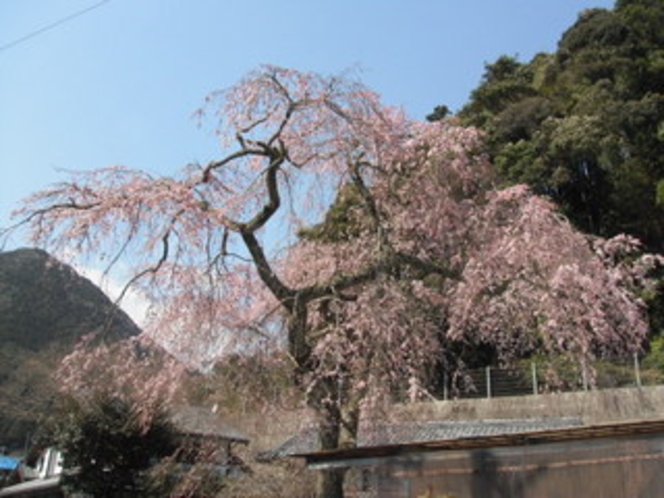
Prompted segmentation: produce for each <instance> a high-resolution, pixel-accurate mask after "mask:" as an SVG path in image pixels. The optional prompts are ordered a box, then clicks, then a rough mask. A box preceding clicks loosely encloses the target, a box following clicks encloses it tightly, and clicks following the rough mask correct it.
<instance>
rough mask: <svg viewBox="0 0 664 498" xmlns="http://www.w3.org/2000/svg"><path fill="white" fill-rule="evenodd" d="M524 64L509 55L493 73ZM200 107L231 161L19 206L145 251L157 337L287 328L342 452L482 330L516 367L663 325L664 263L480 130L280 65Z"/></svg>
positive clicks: (38, 231)
mask: <svg viewBox="0 0 664 498" xmlns="http://www.w3.org/2000/svg"><path fill="white" fill-rule="evenodd" d="M501 64H502V63H501ZM519 71H520V65H519V64H517V63H514V62H511V61H505V64H504V67H503V66H502V65H501V66H500V67H496V68H495V71H493V72H492V76H491V78H493V79H496V80H497V81H501V80H502V79H503V78H504V77H505V75H506V74H514V73H515V72H516V73H518V72H519ZM494 73H495V74H494ZM511 84H512V83H510V85H511ZM519 84H520V83H519ZM499 93H500V92H499ZM500 99H502V97H501V98H500ZM500 99H499V100H500ZM201 116H203V117H205V116H212V118H213V119H214V120H216V121H218V127H217V131H218V134H219V138H220V143H221V146H222V157H221V158H220V159H219V160H217V161H213V162H211V163H209V164H207V165H193V166H188V167H187V168H185V169H184V170H183V171H181V172H180V173H179V174H178V175H177V176H173V177H153V176H151V175H148V174H147V173H144V172H141V171H139V170H134V169H129V168H125V167H112V168H104V169H101V170H97V171H93V172H84V173H77V174H75V175H74V176H73V177H72V178H71V179H70V180H69V181H66V182H63V183H61V184H59V185H56V186H54V187H53V188H51V189H48V190H45V191H42V192H38V193H36V194H35V195H34V196H32V197H31V198H30V199H27V201H26V204H25V206H24V208H23V209H22V210H21V211H19V213H18V216H19V217H20V220H19V221H20V223H22V224H26V225H28V226H29V227H30V228H31V230H32V234H33V235H34V241H35V243H37V244H39V245H45V246H47V247H49V248H51V249H52V250H58V249H59V250H60V251H64V252H68V253H71V252H72V249H75V250H76V251H79V252H83V253H86V254H97V255H101V257H103V258H107V260H109V261H111V264H113V263H114V262H116V261H118V260H119V259H121V258H123V257H124V258H125V259H126V262H127V263H132V264H134V275H135V276H134V278H133V279H132V280H131V281H130V284H132V285H138V286H141V288H142V289H143V290H144V291H145V292H146V293H149V295H150V296H151V297H152V299H153V302H154V303H158V304H155V308H154V310H153V311H154V312H153V321H152V322H151V323H150V324H149V333H151V334H153V335H154V336H157V337H160V338H161V339H162V340H164V341H166V342H168V343H170V345H171V346H172V347H177V345H178V344H185V345H186V344H191V343H196V342H199V343H200V341H203V342H205V341H210V340H211V339H210V337H211V336H212V335H214V334H219V333H223V334H225V335H226V336H227V337H228V338H229V339H228V340H227V341H226V342H225V345H226V347H227V348H232V347H233V346H234V345H238V346H241V347H240V349H242V348H244V349H246V348H249V347H250V345H251V344H255V343H256V342H259V343H262V342H265V341H275V342H277V343H281V344H283V345H284V347H285V349H286V351H287V352H288V354H289V356H290V358H291V361H292V364H293V366H294V370H295V372H296V373H297V377H298V380H299V383H300V385H301V386H302V388H303V389H304V390H305V392H306V395H307V399H308V402H309V404H310V406H311V407H312V408H314V409H315V410H316V411H317V412H318V413H319V415H320V418H321V425H320V440H321V444H322V447H323V448H334V447H337V446H338V445H340V444H352V443H353V437H354V435H355V433H356V430H357V425H358V422H359V418H360V416H361V413H362V411H363V410H367V409H369V408H370V407H371V406H372V404H373V402H374V401H376V400H377V399H379V398H380V397H381V396H401V399H404V398H410V399H417V398H418V397H421V396H423V395H426V393H427V388H428V378H427V377H428V375H430V373H431V371H432V368H433V367H441V366H442V368H445V369H447V370H449V371H450V372H453V373H458V372H460V371H462V370H463V368H464V360H467V359H468V357H469V356H468V353H467V351H469V350H470V351H472V350H473V348H476V347H477V346H478V345H483V346H484V347H486V348H487V349H488V350H490V351H491V354H492V355H493V357H494V358H495V359H496V361H499V362H503V363H507V362H510V361H512V360H514V359H517V358H521V357H523V356H527V355H530V354H536V353H544V354H559V355H570V356H571V357H573V358H575V359H577V360H578V361H587V360H590V359H592V358H595V357H599V356H602V357H604V356H610V355H611V354H617V353H619V352H624V351H637V350H639V349H640V347H641V345H642V343H643V341H644V339H645V338H646V336H647V332H648V325H647V320H646V317H645V313H644V307H643V303H642V302H641V300H640V299H639V298H638V296H637V295H636V294H635V291H637V290H639V289H642V288H644V287H647V286H648V282H649V281H648V273H649V272H650V271H651V270H652V268H653V266H654V265H655V264H656V263H657V262H656V260H655V259H653V258H649V257H641V256H640V253H639V251H640V247H639V244H638V242H637V241H636V240H634V239H632V238H630V237H619V238H616V239H611V240H604V239H599V238H597V239H594V240H590V239H588V238H587V237H586V236H584V235H582V234H580V233H579V232H577V231H575V230H574V229H573V228H572V226H571V225H570V224H569V223H568V222H567V220H566V219H565V218H564V217H562V216H561V215H560V214H559V213H558V211H557V210H556V208H555V207H554V206H553V205H552V204H551V203H550V202H548V201H547V200H545V199H543V198H541V197H537V196H535V195H533V194H532V193H531V191H530V190H529V189H528V188H527V187H525V186H523V185H519V186H514V187H510V188H505V189H499V188H497V187H496V182H495V177H494V175H493V174H492V165H491V163H490V161H489V158H488V156H487V155H486V154H485V153H484V144H483V134H482V133H481V132H480V131H478V130H477V129H476V128H471V127H464V126H460V125H459V124H458V123H457V122H456V120H454V119H435V120H433V121H431V122H427V123H422V122H416V121H412V120H410V119H408V118H406V116H405V115H404V114H403V112H401V111H400V110H398V109H394V108H391V107H388V106H385V105H384V104H382V103H381V101H380V99H379V97H378V95H377V94H375V93H374V92H373V91H371V90H369V89H368V88H366V87H365V86H364V85H362V84H361V83H360V82H359V81H357V80H355V79H353V78H350V77H347V76H321V75H317V74H313V73H306V72H301V71H296V70H292V69H284V68H280V67H274V66H264V67H261V68H259V69H258V70H256V71H254V72H252V73H250V74H249V75H248V76H247V77H246V78H245V79H243V80H241V81H240V82H239V83H238V84H237V85H235V86H233V87H231V88H229V89H227V90H224V91H221V92H219V93H216V94H213V95H212V96H211V97H210V98H209V99H208V103H207V106H206V107H205V108H204V110H203V111H201ZM335 195H336V196H337V202H336V205H334V207H333V208H332V210H330V209H329V208H330V204H331V203H332V201H333V200H334V196H335ZM326 218H327V219H326ZM274 230H276V231H274ZM275 233H276V236H275ZM298 234H299V237H298ZM279 241H282V244H281V245H280V244H279ZM277 249H278V250H277ZM341 476H342V474H341V473H339V472H328V473H326V474H324V475H323V477H322V479H321V483H320V489H319V492H320V496H326V497H332V496H340V495H341V482H342V479H341Z"/></svg>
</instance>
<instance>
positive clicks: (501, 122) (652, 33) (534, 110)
mask: <svg viewBox="0 0 664 498" xmlns="http://www.w3.org/2000/svg"><path fill="white" fill-rule="evenodd" d="M663 82H664V5H663V4H662V3H661V2H658V1H650V0H625V1H619V2H617V3H616V7H615V8H614V9H613V10H604V9H591V10H587V11H585V12H583V13H582V14H581V15H580V16H579V18H578V20H577V22H576V23H575V24H574V25H573V26H572V27H571V28H569V29H568V30H567V31H566V32H565V33H564V34H563V36H562V38H561V40H560V42H559V44H558V50H557V51H556V52H555V53H554V54H539V55H537V56H536V57H535V58H533V60H531V61H530V62H528V63H521V62H519V61H517V60H516V59H515V58H514V57H509V56H503V57H501V58H499V59H498V60H497V61H495V62H494V63H492V64H488V65H487V66H486V73H485V76H484V78H483V80H482V82H481V84H480V85H479V86H478V87H477V88H476V89H475V90H474V92H473V93H472V95H471V99H470V101H469V103H468V104H467V105H466V106H465V107H464V108H463V109H462V110H461V112H460V116H461V118H462V119H463V121H464V123H466V124H472V125H475V126H479V127H481V128H482V129H483V130H485V131H486V132H487V142H488V147H489V151H490V154H491V157H492V160H493V161H494V163H495V165H496V168H497V169H498V171H499V173H500V175H501V177H502V178H503V179H504V181H506V182H508V183H522V182H525V183H527V184H529V185H531V186H532V188H533V189H534V190H535V192H537V193H539V194H543V195H547V196H549V197H551V198H552V199H553V200H554V201H555V202H556V203H557V204H558V205H560V206H561V208H562V209H563V212H564V213H565V214H566V215H567V216H569V217H570V219H571V220H572V221H573V222H574V223H575V225H576V226H578V227H579V228H581V229H582V230H584V231H587V232H590V233H594V234H598V235H602V236H614V235H617V234H619V233H623V232H625V233H628V234H630V235H632V236H634V237H637V238H639V239H640V240H642V241H643V242H644V243H645V244H646V245H647V246H648V247H649V248H651V249H652V250H656V251H660V252H661V251H662V250H664V203H662V198H663V195H662V192H664V187H663V185H664V159H663V158H664V83H663Z"/></svg>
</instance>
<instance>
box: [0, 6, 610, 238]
mask: <svg viewBox="0 0 664 498" xmlns="http://www.w3.org/2000/svg"><path fill="white" fill-rule="evenodd" d="M97 4H100V1H99V0H1V1H0V47H7V46H8V45H11V44H12V43H13V42H14V41H15V40H18V39H20V38H22V37H24V36H26V35H29V34H30V33H33V32H35V31H38V30H40V29H41V28H44V27H45V26H49V25H51V24H53V23H55V22H57V21H59V20H61V19H63V18H65V17H67V16H70V15H71V14H74V13H77V12H80V11H82V10H83V9H86V8H89V7H93V6H95V5H97ZM612 6H613V1H612V0H611V1H608V0H501V1H497V0H466V1H463V2H459V1H453V0H408V1H407V0H334V1H331V0H328V1H325V2H324V1H322V0H189V1H185V0H106V1H105V2H102V3H101V4H100V5H99V6H98V7H96V8H94V9H92V10H90V11H88V12H87V13H85V14H83V15H80V16H78V17H75V18H72V19H70V20H69V21H67V22H64V23H62V24H60V25H59V26H57V27H54V28H53V29H49V30H46V31H44V32H42V33H41V34H39V35H37V36H34V37H32V38H28V39H26V40H25V41H23V42H20V43H17V44H15V45H12V46H9V47H7V48H0V226H5V225H7V224H8V223H9V218H8V216H9V212H10V211H11V210H12V209H13V208H14V207H15V206H16V204H17V202H18V201H19V200H20V199H21V198H23V197H25V196H27V195H29V194H30V193H31V192H33V191H35V190H39V189H42V188H45V187H46V186H48V185H49V184H50V183H53V182H55V181H58V180H61V179H64V178H66V176H63V174H62V173H60V172H59V170H63V169H65V170H66V169H90V168H95V167H101V166H108V165H112V164H124V165H126V166H131V167H136V168H141V169H147V170H149V171H152V172H163V173H166V174H168V173H170V172H174V171H175V170H176V169H177V168H179V167H181V166H183V165H185V164H187V163H190V162H201V163H204V162H206V161H208V160H210V159H212V158H214V157H215V153H216V152H217V150H218V149H217V147H216V144H215V141H214V138H213V137H212V135H211V134H210V133H209V130H201V129H199V128H198V127H197V125H196V122H195V120H194V119H193V118H192V113H193V112H194V111H195V110H196V109H197V108H198V107H200V105H201V104H202V102H203V99H204V97H205V95H206V94H208V93H209V92H210V91H212V90H215V89H219V88H224V87H227V86H229V85H232V84H233V83H234V82H236V81H237V80H238V79H239V78H241V77H242V76H243V75H244V74H245V73H246V72H248V71H249V70H251V69H253V68H255V67H256V66H258V65H259V64H261V63H271V64H277V65H282V66H289V67H296V68H298V69H306V70H314V71H318V72H322V73H336V72H340V71H342V70H344V69H347V68H349V67H353V66H359V67H360V68H361V69H362V79H363V80H364V81H365V83H367V84H368V85H369V86H370V87H372V88H373V89H375V90H377V91H378V92H379V93H381V94H382V95H383V98H384V100H385V102H386V103H388V104H391V105H399V106H403V107H404V108H405V109H406V111H407V112H408V113H409V115H410V116H411V117H413V118H417V119H423V118H424V116H425V115H426V114H427V113H429V112H430V111H431V110H432V109H433V107H434V106H436V105H438V104H441V103H444V104H446V105H448V106H449V107H450V108H452V109H453V110H456V109H458V108H459V107H461V106H462V105H463V103H464V102H465V101H466V100H467V98H468V96H469V93H470V91H471V90H472V89H473V88H474V87H475V86H476V85H477V83H478V82H479V79H480V77H481V75H482V72H483V68H484V63H485V62H490V61H493V60H495V59H496V58H497V57H498V56H500V55H502V54H508V55H518V56H519V58H520V59H521V60H523V61H527V60H529V59H530V58H531V57H532V56H533V55H534V54H536V53H538V52H542V51H546V52H552V51H554V50H555V47H556V43H557V41H558V40H559V38H560V36H561V34H562V33H563V32H564V30H565V29H567V28H568V27H569V26H571V24H572V23H573V22H574V21H575V20H576V18H577V15H578V13H579V12H581V11H582V10H584V9H587V8H591V7H604V8H611V7H612ZM14 243H15V244H20V241H14Z"/></svg>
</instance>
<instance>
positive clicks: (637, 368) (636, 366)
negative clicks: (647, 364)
mask: <svg viewBox="0 0 664 498" xmlns="http://www.w3.org/2000/svg"><path fill="white" fill-rule="evenodd" d="M634 377H635V378H636V387H641V366H640V365H639V355H638V354H637V353H634Z"/></svg>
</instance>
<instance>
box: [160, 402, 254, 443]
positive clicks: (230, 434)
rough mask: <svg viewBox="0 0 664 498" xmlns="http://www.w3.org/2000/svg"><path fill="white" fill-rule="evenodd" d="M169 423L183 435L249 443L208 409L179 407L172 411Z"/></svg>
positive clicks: (245, 437)
mask: <svg viewBox="0 0 664 498" xmlns="http://www.w3.org/2000/svg"><path fill="white" fill-rule="evenodd" d="M171 421H172V422H173V424H174V425H175V427H176V428H177V429H178V430H179V431H181V432H182V433H184V434H190V435H195V436H204V437H218V438H222V439H228V440H230V441H236V442H240V443H249V438H248V437H247V436H246V435H244V434H243V433H242V432H240V431H239V430H238V429H236V428H235V427H233V426H232V425H230V424H228V423H227V422H225V421H223V420H222V419H221V417H220V416H219V415H218V414H217V413H215V412H213V411H212V410H211V409H209V408H203V407H199V406H179V407H176V408H174V409H173V412H172V415H171Z"/></svg>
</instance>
